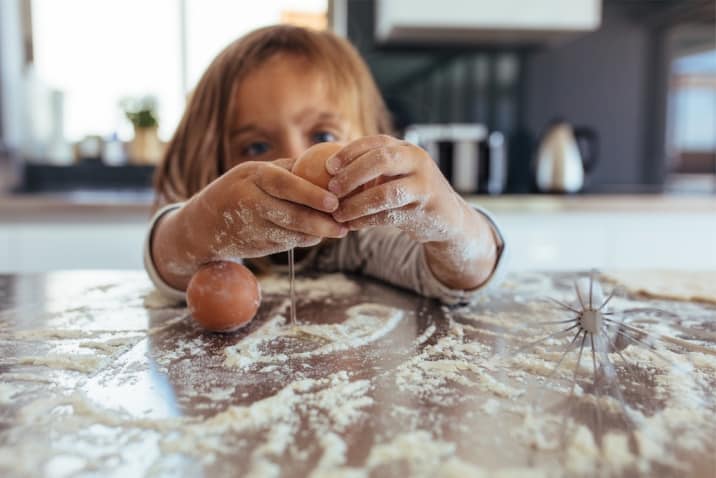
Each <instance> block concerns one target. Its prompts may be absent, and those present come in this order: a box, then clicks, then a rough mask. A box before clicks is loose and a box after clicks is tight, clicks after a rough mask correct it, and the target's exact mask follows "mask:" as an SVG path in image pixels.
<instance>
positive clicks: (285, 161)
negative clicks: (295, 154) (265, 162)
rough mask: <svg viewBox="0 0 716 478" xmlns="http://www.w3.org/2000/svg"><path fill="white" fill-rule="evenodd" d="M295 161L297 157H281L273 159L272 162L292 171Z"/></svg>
mask: <svg viewBox="0 0 716 478" xmlns="http://www.w3.org/2000/svg"><path fill="white" fill-rule="evenodd" d="M295 162H296V158H279V159H275V160H273V161H271V164H275V165H276V166H278V167H280V168H283V169H285V170H286V171H291V169H293V163H295Z"/></svg>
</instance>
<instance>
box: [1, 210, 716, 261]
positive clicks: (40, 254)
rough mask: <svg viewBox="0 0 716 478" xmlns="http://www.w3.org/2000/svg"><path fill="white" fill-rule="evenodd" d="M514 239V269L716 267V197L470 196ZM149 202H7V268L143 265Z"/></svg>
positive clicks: (511, 248)
mask: <svg viewBox="0 0 716 478" xmlns="http://www.w3.org/2000/svg"><path fill="white" fill-rule="evenodd" d="M467 200H468V201H469V202H470V203H472V204H475V205H480V206H482V207H485V208H487V209H488V210H490V211H491V212H492V213H493V214H494V216H495V218H496V219H497V221H498V223H499V224H500V226H501V228H502V229H503V232H504V234H505V236H506V237H507V240H508V247H509V262H510V269H513V270H552V271H553V270H567V269H581V270H585V269H591V268H598V269H603V270H606V269H619V268H665V269H691V270H695V269H702V270H703V269H714V270H716V246H715V244H716V198H715V197H695V198H688V197H683V198H678V197H668V196H641V197H640V196H572V197H567V196H469V197H467ZM149 215H150V206H149V205H148V204H146V203H138V204H118V203H116V202H115V203H114V204H110V203H108V202H104V201H95V202H85V203H73V202H71V201H70V202H68V201H65V202H62V201H60V200H51V201H50V200H10V201H7V200H6V201H5V202H0V272H41V271H48V270H56V269H142V267H143V265H142V244H143V240H144V235H145V234H146V227H147V224H148V219H149Z"/></svg>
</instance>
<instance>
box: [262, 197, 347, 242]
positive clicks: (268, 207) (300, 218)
mask: <svg viewBox="0 0 716 478" xmlns="http://www.w3.org/2000/svg"><path fill="white" fill-rule="evenodd" d="M260 214H261V216H262V217H263V218H264V219H265V220H267V221H269V222H270V223H272V224H274V225H276V226H279V227H281V228H283V229H286V230H288V231H293V232H297V233H301V234H307V235H309V236H315V237H336V238H337V237H343V236H345V235H346V233H347V232H348V230H347V229H346V228H345V226H343V225H342V224H339V223H337V222H336V221H334V220H333V218H331V217H330V216H328V215H327V214H323V213H321V212H318V211H314V210H313V209H310V208H307V207H305V206H300V205H298V204H294V203H292V202H288V201H283V200H280V199H275V198H267V201H266V202H265V204H264V207H262V208H261V213H260Z"/></svg>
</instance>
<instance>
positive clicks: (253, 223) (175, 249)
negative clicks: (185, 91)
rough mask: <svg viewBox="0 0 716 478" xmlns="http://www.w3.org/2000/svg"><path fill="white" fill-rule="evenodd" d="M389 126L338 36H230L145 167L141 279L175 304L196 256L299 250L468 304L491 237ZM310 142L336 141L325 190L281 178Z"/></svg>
mask: <svg viewBox="0 0 716 478" xmlns="http://www.w3.org/2000/svg"><path fill="white" fill-rule="evenodd" d="M390 132H391V131H390V122H389V117H388V113H387V111H386V108H385V105H384V104H383V101H382V99H381V96H380V93H379V91H378V89H377V87H376V85H375V83H374V81H373V79H372V77H371V75H370V73H369V71H368V68H367V66H366V65H365V63H364V62H363V61H362V59H361V58H360V56H359V54H358V53H357V52H356V51H355V49H354V48H353V47H352V46H351V45H350V44H349V43H348V42H347V41H345V40H343V39H341V38H339V37H337V36H336V35H334V34H332V33H328V32H316V31H311V30H306V29H303V28H298V27H292V26H285V25H281V26H272V27H266V28H262V29H259V30H256V31H254V32H252V33H249V34H247V35H246V36H244V37H242V38H240V39H238V40H236V41H235V42H233V43H232V44H230V45H229V46H228V47H227V48H226V49H225V50H224V51H223V52H221V53H220V54H219V55H218V56H217V58H216V59H215V60H214V61H213V63H212V64H211V65H210V66H209V68H208V70H207V71H206V73H205V74H204V76H203V77H202V78H201V80H200V81H199V84H198V86H197V87H196V90H195V91H194V93H193V95H192V97H191V100H190V102H189V105H188V107H187V109H186V112H185V113H184V116H183V118H182V120H181V122H180V124H179V126H178V128H177V131H176V133H175V134H174V137H173V139H172V140H171V142H170V144H169V146H168V149H167V152H166V154H165V157H164V159H163V161H162V163H161V164H160V165H159V167H158V169H157V174H156V177H155V187H156V190H157V193H158V200H159V203H160V204H163V205H164V207H162V208H161V209H160V210H159V211H158V212H157V213H156V214H155V216H154V219H153V220H152V223H151V228H150V231H149V234H148V237H147V241H146V244H145V253H144V259H145V266H146V268H147V272H148V274H149V276H150V277H151V278H152V281H153V282H154V283H155V285H156V286H157V288H158V289H159V291H160V292H162V293H163V294H164V295H167V296H169V297H171V298H176V299H183V298H184V291H185V290H186V286H187V284H188V282H189V279H190V278H191V276H192V274H193V273H194V272H195V271H196V270H197V268H198V267H199V266H200V265H201V264H204V263H206V262H210V261H216V260H230V261H247V262H251V261H254V262H255V263H256V261H274V262H275V261H276V260H277V259H276V256H275V254H276V253H279V252H283V251H287V250H288V249H290V248H293V247H299V248H309V247H310V248H311V249H309V250H307V251H306V252H305V254H303V257H302V259H301V260H300V261H299V264H298V266H299V267H301V268H307V267H311V268H314V269H316V270H320V271H345V272H361V273H364V274H366V275H369V276H372V277H377V278H379V279H382V280H385V281H387V282H389V283H392V284H395V285H398V286H401V287H405V288H409V289H412V290H414V291H416V292H418V293H420V294H423V295H425V296H429V297H436V298H439V299H440V300H442V301H443V302H445V303H457V302H461V301H464V300H466V299H469V298H470V297H471V296H472V295H473V294H475V293H476V292H477V291H478V289H481V288H482V286H484V285H485V284H486V283H487V282H488V281H489V280H490V279H491V278H492V277H493V276H494V272H495V270H496V268H497V265H498V264H499V263H500V262H502V261H501V260H500V258H501V256H502V253H503V250H504V242H503V240H502V237H501V235H500V233H499V231H498V229H497V227H496V226H495V224H494V222H493V221H492V220H491V219H490V218H489V216H488V215H487V214H486V213H485V212H484V211H481V210H479V209H474V208H472V207H470V206H469V205H468V204H467V203H466V202H465V201H464V200H463V199H462V198H461V197H460V196H459V195H458V194H457V193H455V191H453V189H452V188H451V187H450V185H449V183H448V182H447V181H446V180H445V178H444V177H443V176H442V174H441V173H440V170H439V169H438V167H437V165H436V164H435V162H434V161H433V160H432V159H431V158H430V157H429V156H428V155H427V153H426V152H425V151H424V150H422V149H421V148H419V147H417V146H414V145H412V144H409V143H407V142H404V141H401V140H398V139H396V138H394V137H391V136H389V134H390ZM324 141H332V142H339V143H341V144H344V145H345V146H344V147H343V148H342V149H341V150H340V151H338V152H337V153H336V154H335V155H334V156H333V157H332V158H330V159H329V160H328V161H327V163H326V169H327V171H328V172H329V173H330V174H331V175H332V176H333V179H332V180H331V182H330V184H329V190H328V191H326V190H324V189H322V188H320V187H318V186H315V185H313V184H311V183H310V182H308V181H306V180H303V179H301V178H299V177H298V176H295V175H293V174H292V173H291V172H290V167H291V164H292V162H293V160H295V158H296V157H298V156H299V155H300V154H301V153H302V152H303V151H304V150H306V149H307V148H308V147H310V146H311V145H313V144H315V143H319V142H324ZM379 177H381V181H380V182H381V184H375V182H374V179H376V178H379ZM366 184H367V185H368V186H366V188H363V190H361V187H362V186H363V185H366ZM324 238H332V240H326V241H324V242H322V241H323V239H324ZM258 258H263V259H258Z"/></svg>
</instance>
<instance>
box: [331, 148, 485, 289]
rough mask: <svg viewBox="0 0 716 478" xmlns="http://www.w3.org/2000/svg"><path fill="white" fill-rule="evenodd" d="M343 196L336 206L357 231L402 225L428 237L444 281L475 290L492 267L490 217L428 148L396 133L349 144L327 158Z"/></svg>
mask: <svg viewBox="0 0 716 478" xmlns="http://www.w3.org/2000/svg"><path fill="white" fill-rule="evenodd" d="M326 169H327V170H328V172H329V173H330V174H332V175H333V176H334V177H333V179H332V180H331V182H330V183H329V185H328V188H329V190H330V191H332V192H333V193H335V194H336V196H338V198H340V201H341V204H340V207H339V208H338V209H337V210H336V211H335V212H334V213H333V217H334V218H335V219H336V221H338V222H341V223H344V224H346V226H347V227H348V228H349V229H351V230H357V229H363V228H366V227H371V226H379V225H390V226H395V227H398V228H400V229H402V230H403V231H405V232H406V233H407V234H409V235H410V236H411V237H412V238H413V239H415V240H416V241H418V242H421V243H423V244H424V246H423V247H424V249H425V253H426V257H427V259H428V263H429V265H430V267H431V269H432V271H433V272H434V273H435V275H436V276H437V277H438V278H439V279H440V280H441V281H442V282H443V283H445V284H447V285H449V286H451V287H455V288H461V289H471V288H474V287H477V286H479V285H480V284H482V283H483V282H484V281H485V280H486V279H487V278H488V277H489V276H490V275H491V273H492V270H493V269H494V265H495V261H496V249H497V244H496V242H497V240H496V238H495V236H494V234H493V232H492V227H491V226H490V225H489V223H488V222H487V220H486V219H485V218H484V217H483V216H482V215H481V214H479V213H478V212H477V211H475V210H474V209H473V208H472V207H470V206H469V205H468V204H467V203H466V202H465V201H464V200H463V199H462V197H460V195H458V194H457V193H456V192H455V191H454V190H453V189H452V187H451V186H450V184H449V183H448V181H447V180H446V179H445V177H444V176H443V175H442V173H441V172H440V169H439V168H438V167H437V164H436V163H435V161H433V159H432V158H431V157H430V156H429V155H428V154H427V153H426V152H425V151H424V150H423V149H421V148H419V147H417V146H415V145H413V144H411V143H408V142H405V141H400V140H398V139H396V138H392V137H390V136H369V137H365V138H360V139H358V140H355V141H353V142H351V143H349V144H348V145H347V146H345V147H344V148H343V149H342V150H340V151H339V152H338V153H336V154H335V156H334V157H333V158H331V159H329V160H328V161H327V163H326Z"/></svg>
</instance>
